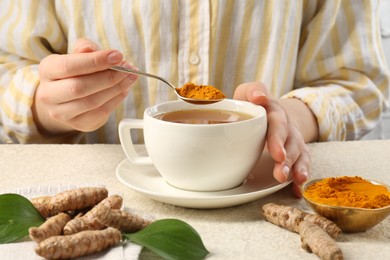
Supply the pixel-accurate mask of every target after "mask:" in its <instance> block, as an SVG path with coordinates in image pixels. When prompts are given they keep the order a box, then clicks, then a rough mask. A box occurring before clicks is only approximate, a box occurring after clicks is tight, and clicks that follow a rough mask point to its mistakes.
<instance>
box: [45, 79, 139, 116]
mask: <svg viewBox="0 0 390 260" xmlns="http://www.w3.org/2000/svg"><path fill="white" fill-rule="evenodd" d="M133 82H134V81H132V80H131V79H129V78H125V79H123V80H122V82H120V83H119V84H117V85H115V86H114V87H111V88H107V89H104V90H102V91H100V92H97V93H94V94H92V95H90V96H86V97H83V98H80V99H76V100H72V101H70V102H66V103H61V104H59V105H57V106H56V108H55V111H50V116H51V117H53V118H55V119H56V120H59V121H69V120H71V119H72V118H75V117H77V116H79V115H80V114H84V113H86V112H88V111H92V110H95V109H97V108H99V107H102V106H103V105H104V104H105V103H107V102H108V101H109V100H111V99H113V98H114V97H116V96H118V95H121V94H122V93H128V91H129V88H130V86H131V84H132V83H133Z"/></svg>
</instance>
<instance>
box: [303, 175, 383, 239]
mask: <svg viewBox="0 0 390 260" xmlns="http://www.w3.org/2000/svg"><path fill="white" fill-rule="evenodd" d="M321 180H322V179H313V180H309V181H306V182H305V183H303V184H302V185H301V191H302V195H303V198H304V199H305V201H306V203H307V204H308V205H309V206H310V207H311V208H312V209H313V210H314V211H315V212H316V213H317V214H319V215H321V216H324V217H326V218H327V219H330V220H332V221H333V222H334V223H336V224H337V225H338V226H339V227H340V228H341V230H342V231H343V232H349V233H352V232H363V231H366V230H367V229H370V228H372V227H374V226H375V225H377V224H378V223H380V222H381V221H382V220H384V219H385V218H386V217H387V216H389V215H390V206H386V207H383V208H377V209H365V208H353V207H343V206H330V205H324V204H319V203H316V202H313V201H311V200H309V199H308V198H306V197H305V195H304V191H305V190H306V189H307V187H309V186H310V185H311V184H313V183H316V182H318V181H321ZM369 181H370V182H371V183H373V184H376V185H383V186H385V187H387V189H388V190H390V187H389V186H388V185H386V184H383V183H380V182H377V181H374V180H369Z"/></svg>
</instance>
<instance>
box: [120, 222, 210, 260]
mask: <svg viewBox="0 0 390 260" xmlns="http://www.w3.org/2000/svg"><path fill="white" fill-rule="evenodd" d="M123 236H124V237H125V238H127V239H130V240H131V241H133V242H135V243H137V244H139V245H141V246H144V247H146V248H148V249H150V250H151V251H153V252H154V253H156V254H158V255H160V256H162V257H163V258H165V259H186V260H192V259H194V260H195V259H204V258H205V257H206V255H207V254H208V253H209V252H208V251H207V249H206V248H205V246H204V245H203V242H202V239H201V237H200V236H199V234H198V232H196V230H195V229H194V228H193V227H191V226H190V225H188V224H187V223H185V222H183V221H181V220H178V219H161V220H157V221H155V222H153V223H152V224H150V225H149V226H147V227H146V228H144V229H142V230H140V231H138V232H136V233H131V234H123Z"/></svg>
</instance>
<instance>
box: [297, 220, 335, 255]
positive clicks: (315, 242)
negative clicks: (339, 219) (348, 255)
mask: <svg viewBox="0 0 390 260" xmlns="http://www.w3.org/2000/svg"><path fill="white" fill-rule="evenodd" d="M298 232H299V234H300V236H301V241H302V248H304V249H305V250H306V251H308V252H313V253H314V254H316V255H317V256H318V257H319V258H321V259H323V260H341V259H343V252H342V251H341V249H340V247H339V246H338V245H337V243H336V242H335V241H334V240H333V239H332V238H331V237H330V236H329V235H328V233H327V232H326V231H325V230H324V229H322V228H321V227H320V226H318V225H317V224H314V223H312V222H310V221H305V220H304V221H301V222H300V223H299V225H298Z"/></svg>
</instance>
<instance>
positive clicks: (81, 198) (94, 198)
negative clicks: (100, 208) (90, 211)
mask: <svg viewBox="0 0 390 260" xmlns="http://www.w3.org/2000/svg"><path fill="white" fill-rule="evenodd" d="M107 196H108V191H107V189H106V188H95V187H86V188H79V189H73V190H68V191H64V192H60V193H57V194H56V195H55V196H53V197H52V199H51V201H50V204H51V205H50V213H51V214H58V213H59V212H65V211H74V210H78V209H83V208H87V207H91V206H94V205H96V204H98V203H99V202H100V201H102V200H103V199H105V198H106V197H107Z"/></svg>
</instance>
